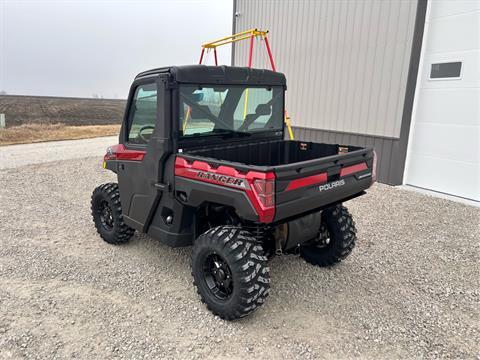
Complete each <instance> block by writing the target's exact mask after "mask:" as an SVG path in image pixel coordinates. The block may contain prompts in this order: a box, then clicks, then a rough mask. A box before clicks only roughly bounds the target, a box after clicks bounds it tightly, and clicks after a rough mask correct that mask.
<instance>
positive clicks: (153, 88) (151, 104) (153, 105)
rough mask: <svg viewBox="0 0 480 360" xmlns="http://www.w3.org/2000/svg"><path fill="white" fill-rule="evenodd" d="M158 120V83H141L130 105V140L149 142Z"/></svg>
mask: <svg viewBox="0 0 480 360" xmlns="http://www.w3.org/2000/svg"><path fill="white" fill-rule="evenodd" d="M156 120H157V85H156V84H146V85H140V86H139V87H137V89H136V90H135V95H134V97H133V101H132V105H131V107H130V114H129V124H130V128H129V131H128V142H129V143H130V144H141V145H143V144H147V143H148V141H149V140H150V138H151V137H152V134H153V130H154V129H155V123H156Z"/></svg>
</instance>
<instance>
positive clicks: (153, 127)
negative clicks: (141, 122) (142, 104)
mask: <svg viewBox="0 0 480 360" xmlns="http://www.w3.org/2000/svg"><path fill="white" fill-rule="evenodd" d="M148 129H152V130H154V129H155V126H152V125H145V126H142V127H141V128H140V130H138V136H139V137H140V139H142V140H143V141H144V142H145V143H148V140H149V139H147V138H145V136H143V134H142V132H143V131H145V130H148ZM145 135H152V134H145Z"/></svg>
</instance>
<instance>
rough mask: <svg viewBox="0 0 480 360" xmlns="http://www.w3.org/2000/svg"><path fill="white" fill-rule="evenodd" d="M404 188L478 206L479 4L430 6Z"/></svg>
mask: <svg viewBox="0 0 480 360" xmlns="http://www.w3.org/2000/svg"><path fill="white" fill-rule="evenodd" d="M425 30H426V33H425V38H424V43H423V47H424V49H423V55H422V62H421V69H420V75H419V84H418V87H417V92H416V98H415V110H414V116H413V120H412V130H411V134H410V143H409V147H408V154H407V159H408V160H407V167H406V173H405V183H406V184H409V185H413V186H417V187H421V188H425V189H429V190H434V191H439V192H443V193H446V194H451V195H455V196H460V197H464V198H467V199H472V200H476V201H480V111H479V109H480V1H453V0H451V1H442V0H436V1H429V12H428V13H427V22H426V29H425Z"/></svg>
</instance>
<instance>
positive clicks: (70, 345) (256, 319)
mask: <svg viewBox="0 0 480 360" xmlns="http://www.w3.org/2000/svg"><path fill="white" fill-rule="evenodd" d="M101 151H102V152H103V151H104V148H103V147H102V148H101ZM3 159H4V158H3ZM3 159H2V160H1V163H2V164H3V165H4V160H3ZM112 180H114V177H113V176H112V174H110V173H108V172H106V171H104V170H102V169H101V159H100V158H99V157H90V158H83V159H76V160H74V161H59V162H52V163H46V164H35V165H29V166H23V167H17V168H11V169H3V170H0V204H1V205H0V229H1V230H0V235H1V237H0V241H1V246H0V284H1V286H0V358H7V359H8V358H20V357H26V358H32V359H48V358H84V359H94V358H100V359H106V358H128V359H135V358H138V359H140V358H146V357H148V358H167V359H168V358H182V359H188V358H206V357H209V358H226V357H229V358H243V359H244V358H255V359H258V358H261V359H291V358H302V359H314V358H354V357H361V358H382V359H383V358H475V357H478V356H479V346H478V344H479V342H480V333H479V332H480V327H479V323H480V321H479V320H480V319H479V257H480V248H479V240H480V228H479V223H480V209H479V208H475V207H471V206H467V205H463V204H459V203H455V202H451V201H448V200H443V199H438V198H433V197H429V196H426V195H422V194H418V193H415V192H411V191H405V190H401V189H398V188H392V187H388V186H384V185H376V186H374V187H373V188H372V189H371V190H370V191H369V192H368V194H367V195H366V196H363V197H361V198H359V199H356V200H353V201H351V202H349V203H348V207H349V209H350V210H351V212H352V213H353V215H354V217H355V219H356V222H357V228H358V237H359V242H358V246H357V247H356V249H355V250H354V252H353V254H352V255H351V256H350V257H349V258H348V259H347V260H346V261H344V262H343V263H341V264H340V265H338V266H336V267H334V268H332V269H321V268H315V267H313V266H311V265H308V264H306V263H305V262H304V261H302V260H301V259H300V258H298V257H295V256H283V257H277V258H275V259H274V260H273V261H272V262H271V264H270V268H271V277H272V289H271V293H270V297H269V298H268V301H267V303H266V304H265V306H263V307H262V308H260V309H259V311H257V312H255V313H254V314H253V315H252V316H250V317H248V318H245V319H242V320H239V321H235V322H226V321H223V320H221V319H219V318H218V317H215V316H213V315H212V314H210V313H209V312H208V311H207V310H206V308H205V307H204V306H203V305H202V304H201V303H200V300H199V298H198V296H197V295H196V292H195V290H194V288H193V286H192V284H191V280H192V279H191V275H190V253H191V248H183V249H172V248H169V247H167V246H164V245H162V244H160V243H158V242H157V241H154V240H152V239H150V238H149V237H146V236H143V235H139V234H136V235H135V236H134V238H133V239H132V241H131V242H130V243H128V244H126V245H122V246H112V245H108V244H106V243H104V242H103V241H102V240H101V239H100V238H99V236H98V235H97V234H96V232H95V229H94V227H93V224H92V221H91V219H90V210H89V198H90V194H91V191H92V190H93V188H94V187H95V186H97V185H98V184H100V183H103V182H107V181H112Z"/></svg>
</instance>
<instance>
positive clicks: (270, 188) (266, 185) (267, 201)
mask: <svg viewBox="0 0 480 360" xmlns="http://www.w3.org/2000/svg"><path fill="white" fill-rule="evenodd" d="M253 187H254V189H255V192H256V193H257V196H258V199H259V200H260V202H261V203H262V205H263V206H265V207H273V206H275V180H264V179H257V180H255V181H254V182H253Z"/></svg>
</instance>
